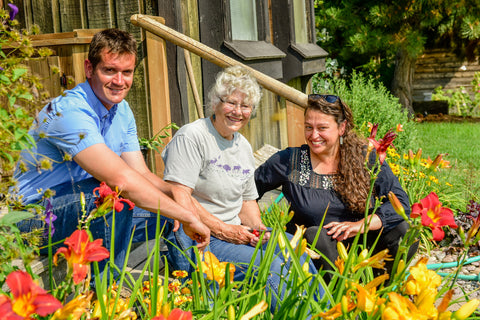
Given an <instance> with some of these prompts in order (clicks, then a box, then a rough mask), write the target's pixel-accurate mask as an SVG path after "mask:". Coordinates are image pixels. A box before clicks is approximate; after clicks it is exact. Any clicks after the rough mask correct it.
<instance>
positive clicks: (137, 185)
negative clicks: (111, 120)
mask: <svg viewBox="0 0 480 320" xmlns="http://www.w3.org/2000/svg"><path fill="white" fill-rule="evenodd" d="M138 157H141V153H140V152H138V155H135V154H134V153H132V154H130V155H129V156H127V157H126V158H127V160H124V159H122V158H120V157H119V156H118V155H117V154H116V153H114V152H113V151H112V150H110V149H109V148H108V147H107V146H106V145H105V144H103V143H99V144H95V145H92V146H90V147H88V148H86V149H84V150H82V151H80V152H79V153H78V154H77V155H76V156H75V157H74V158H73V159H74V160H75V162H77V163H78V164H79V165H80V166H81V167H82V168H83V169H84V170H85V171H87V172H88V173H90V174H91V175H92V176H94V177H95V178H96V179H97V180H99V181H105V182H106V183H107V185H109V186H110V187H115V186H117V187H118V188H119V189H120V190H122V194H123V196H125V197H126V198H128V199H130V200H132V201H133V202H134V203H135V205H137V206H138V207H140V208H143V209H145V210H148V211H151V212H155V213H157V212H158V210H160V212H161V214H162V215H164V216H166V217H169V218H172V219H176V220H178V221H180V222H181V223H182V224H183V226H184V230H185V233H186V234H187V235H188V236H189V237H191V238H192V239H194V240H196V241H197V242H198V246H199V247H200V248H203V247H205V246H206V245H207V244H208V243H209V241H210V231H209V230H208V228H207V227H206V226H205V225H204V224H203V223H202V222H201V221H200V220H199V219H198V216H197V215H196V214H195V213H194V211H192V210H188V209H186V208H184V207H182V206H181V205H179V204H178V203H176V202H175V201H174V200H172V198H170V197H169V195H172V191H171V190H172V189H171V187H170V186H168V184H167V183H165V182H164V181H162V182H161V179H160V178H158V179H148V178H151V176H150V175H149V174H148V173H147V172H146V171H145V169H146V170H147V171H149V170H148V168H147V167H146V165H145V162H144V161H143V158H141V161H140V160H139V158H138ZM127 161H128V162H129V163H127ZM142 161H143V166H142V165H141V162H142ZM129 164H133V167H131V166H130V165H129ZM150 173H151V172H150ZM151 174H152V175H153V173H151ZM164 191H165V192H164Z"/></svg>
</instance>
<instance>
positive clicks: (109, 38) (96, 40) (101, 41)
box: [88, 28, 137, 70]
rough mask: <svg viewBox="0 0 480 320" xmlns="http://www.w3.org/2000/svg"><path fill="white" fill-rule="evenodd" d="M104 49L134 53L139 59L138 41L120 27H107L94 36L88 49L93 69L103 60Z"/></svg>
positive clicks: (121, 52)
mask: <svg viewBox="0 0 480 320" xmlns="http://www.w3.org/2000/svg"><path fill="white" fill-rule="evenodd" d="M103 49H107V52H110V53H117V54H120V55H122V54H133V55H135V60H136V59H137V41H136V40H135V38H134V37H133V36H132V35H131V34H130V33H129V32H126V31H123V30H120V29H115V28H112V29H105V30H102V31H100V32H97V33H96V34H95V35H94V36H93V38H92V42H91V43H90V49H89V51H88V60H89V61H90V63H91V64H92V67H93V70H95V68H96V67H97V64H99V63H100V61H102V56H101V54H102V51H103Z"/></svg>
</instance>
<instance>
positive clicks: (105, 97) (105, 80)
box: [85, 49, 135, 110]
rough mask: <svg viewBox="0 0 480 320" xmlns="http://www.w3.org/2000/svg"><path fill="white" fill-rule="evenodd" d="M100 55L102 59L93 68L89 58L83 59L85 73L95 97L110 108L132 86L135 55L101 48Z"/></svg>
mask: <svg viewBox="0 0 480 320" xmlns="http://www.w3.org/2000/svg"><path fill="white" fill-rule="evenodd" d="M101 56H102V60H101V61H100V63H99V64H97V66H96V68H95V69H93V66H92V64H91V63H90V61H89V60H85V75H86V77H87V79H88V82H89V83H90V86H91V87H92V89H93V92H94V93H95V95H96V96H97V98H98V99H99V100H100V101H101V102H102V104H103V105H104V106H105V108H107V109H108V110H110V108H111V107H112V106H113V105H114V104H117V103H120V102H121V101H122V100H123V99H124V98H125V97H126V96H127V93H128V91H129V90H130V87H131V86H132V82H133V72H134V69H135V55H133V54H129V53H126V54H121V55H119V54H118V53H109V52H107V50H106V49H103V51H102V54H101Z"/></svg>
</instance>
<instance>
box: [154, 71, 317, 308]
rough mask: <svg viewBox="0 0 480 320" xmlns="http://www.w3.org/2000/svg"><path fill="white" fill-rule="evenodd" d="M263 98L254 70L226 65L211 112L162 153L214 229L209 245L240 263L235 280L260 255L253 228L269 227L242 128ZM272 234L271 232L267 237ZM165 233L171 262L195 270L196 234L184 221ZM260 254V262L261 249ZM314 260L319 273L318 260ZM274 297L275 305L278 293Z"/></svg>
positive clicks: (273, 281) (274, 277)
mask: <svg viewBox="0 0 480 320" xmlns="http://www.w3.org/2000/svg"><path fill="white" fill-rule="evenodd" d="M260 98H261V90H260V87H259V85H258V84H257V81H256V80H255V78H254V77H253V76H252V75H251V74H250V73H249V72H248V70H246V69H245V68H243V67H241V66H233V67H230V68H227V69H225V70H224V71H223V72H220V73H219V74H218V75H217V78H216V82H215V84H214V86H213V88H212V89H211V91H210V93H209V100H210V107H211V109H212V110H211V116H210V117H208V118H204V119H199V120H196V121H194V122H192V123H190V124H187V125H185V126H183V127H182V128H180V130H179V131H178V132H177V133H176V134H175V136H174V137H173V139H172V141H171V142H170V143H169V144H168V145H167V146H166V147H165V150H164V151H163V153H162V157H163V160H164V162H165V172H164V179H165V180H166V181H168V182H170V183H172V184H174V185H176V186H179V187H180V188H183V189H184V190H186V191H187V192H188V193H190V194H191V195H192V196H193V198H194V202H195V204H196V206H197V212H198V214H199V215H200V220H201V221H202V222H203V223H204V224H205V225H207V226H208V227H209V228H210V231H211V235H212V236H211V240H210V246H209V247H208V248H207V249H206V250H207V251H211V252H212V253H213V254H214V255H215V256H216V257H217V258H218V259H219V260H220V261H227V262H232V263H235V264H236V271H235V276H234V278H235V280H241V279H243V277H244V272H245V271H246V268H247V266H248V264H249V263H250V261H251V260H252V257H253V256H254V252H255V246H256V244H257V243H258V241H259V235H258V233H256V232H252V230H266V227H265V226H264V224H263V223H262V221H261V219H260V210H259V207H258V204H257V202H256V199H257V198H258V193H257V189H256V186H255V180H254V172H255V162H254V157H253V152H252V148H251V146H250V144H249V142H248V141H247V139H246V138H245V137H244V136H242V135H241V134H240V133H239V132H238V131H239V130H240V129H241V128H243V127H244V126H245V125H246V124H247V123H248V121H249V120H250V117H251V115H252V114H253V113H254V112H255V108H256V107H257V105H258V103H259V101H260ZM269 236H270V234H269V233H268V232H266V233H265V234H264V237H263V241H264V242H266V241H268V238H269ZM165 237H166V238H167V240H168V241H167V243H169V244H168V246H169V253H168V256H169V263H170V264H171V265H172V266H173V267H174V268H176V269H179V270H187V271H193V270H194V269H193V267H194V266H193V265H192V264H191V263H190V262H189V259H190V260H191V261H193V262H194V264H195V263H196V260H195V255H194V253H193V250H192V249H191V247H192V246H194V245H195V243H194V242H193V241H192V239H190V238H189V237H188V236H186V235H185V233H184V232H183V230H182V228H181V227H180V229H179V230H178V231H175V232H174V231H169V232H167V234H166V235H165ZM177 248H179V249H181V250H182V252H183V253H182V252H178V249H177ZM187 257H188V258H187ZM256 260H258V261H256V262H255V263H257V264H259V263H260V255H258V257H257V259H256ZM282 263H284V261H283V260H282V259H281V258H277V259H276V260H274V263H273V264H272V266H271V277H269V280H268V281H269V288H267V289H274V290H275V292H276V291H277V290H278V286H279V282H280V272H281V271H280V270H281V264H282ZM310 265H311V267H310V270H311V272H312V273H315V267H314V266H313V263H311V262H310ZM272 297H273V299H272V304H273V305H272V307H273V308H274V307H275V304H276V298H275V297H276V294H273V295H272ZM272 310H273V309H272Z"/></svg>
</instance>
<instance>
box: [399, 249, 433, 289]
mask: <svg viewBox="0 0 480 320" xmlns="http://www.w3.org/2000/svg"><path fill="white" fill-rule="evenodd" d="M427 262H428V258H426V257H423V258H421V259H420V260H418V262H417V263H416V264H415V266H413V267H411V268H410V275H409V276H408V278H407V282H406V283H405V285H404V286H403V292H404V293H405V294H408V295H418V294H420V292H422V291H423V290H425V289H427V288H438V286H440V284H441V282H442V278H441V277H440V276H439V275H438V274H437V273H436V272H435V271H433V270H429V269H428V268H427Z"/></svg>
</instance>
